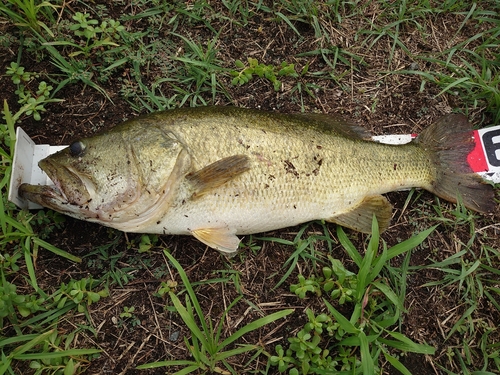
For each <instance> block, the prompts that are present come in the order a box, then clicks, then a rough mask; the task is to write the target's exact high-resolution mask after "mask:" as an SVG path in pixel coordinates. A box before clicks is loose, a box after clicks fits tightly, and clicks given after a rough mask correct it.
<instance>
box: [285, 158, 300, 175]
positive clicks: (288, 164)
mask: <svg viewBox="0 0 500 375" xmlns="http://www.w3.org/2000/svg"><path fill="white" fill-rule="evenodd" d="M283 164H285V171H286V173H291V174H293V175H294V176H295V177H297V178H299V172H297V170H296V169H295V165H293V163H292V162H291V161H290V160H285V161H284V162H283Z"/></svg>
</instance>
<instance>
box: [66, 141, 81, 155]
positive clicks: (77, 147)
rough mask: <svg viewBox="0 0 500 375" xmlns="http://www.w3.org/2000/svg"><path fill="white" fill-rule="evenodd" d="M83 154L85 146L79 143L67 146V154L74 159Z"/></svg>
mask: <svg viewBox="0 0 500 375" xmlns="http://www.w3.org/2000/svg"><path fill="white" fill-rule="evenodd" d="M84 152H85V145H84V144H83V142H81V141H76V142H73V143H72V144H71V145H70V146H69V154H70V155H71V156H74V157H78V156H82V155H83V154H84Z"/></svg>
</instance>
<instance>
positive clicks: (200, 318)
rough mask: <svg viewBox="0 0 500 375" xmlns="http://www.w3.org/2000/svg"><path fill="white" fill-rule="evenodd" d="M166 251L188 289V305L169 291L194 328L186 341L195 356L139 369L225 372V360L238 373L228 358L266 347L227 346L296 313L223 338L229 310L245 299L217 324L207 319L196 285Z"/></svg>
mask: <svg viewBox="0 0 500 375" xmlns="http://www.w3.org/2000/svg"><path fill="white" fill-rule="evenodd" d="M164 253H165V256H166V257H167V258H168V260H169V262H171V263H172V264H173V265H174V267H175V268H176V269H177V271H178V272H179V276H180V277H181V279H182V282H183V284H184V288H185V290H186V292H187V294H186V296H185V304H184V305H183V304H182V302H181V300H180V299H179V297H178V296H177V295H176V294H175V293H174V292H173V291H172V290H169V291H168V294H169V296H170V299H171V300H172V303H173V304H174V310H173V311H177V312H178V313H179V314H180V316H181V318H182V320H183V321H184V323H185V324H186V326H187V327H188V328H189V330H190V331H191V339H190V340H189V339H187V338H185V339H184V341H185V344H186V348H187V349H188V350H189V352H190V354H191V356H192V358H193V359H192V360H180V359H177V360H171V361H163V362H154V363H148V364H144V365H140V366H138V367H137V369H150V368H157V367H164V366H183V369H182V370H180V371H178V372H176V373H175V374H179V375H180V374H189V373H192V372H195V371H205V372H206V371H210V372H214V371H215V372H220V373H225V372H224V370H223V369H222V368H221V367H219V366H220V364H221V363H222V365H223V366H224V367H225V368H226V369H227V370H229V371H230V372H231V373H235V370H234V369H233V368H232V366H231V365H230V364H229V363H228V362H227V359H228V358H230V357H233V356H235V355H238V354H242V353H246V352H250V351H257V352H260V351H262V350H263V349H262V348H260V347H259V346H258V345H252V344H241V345H239V346H238V347H236V348H235V349H226V348H227V346H229V345H231V344H233V343H234V342H236V340H238V339H239V338H240V337H242V336H243V335H245V334H246V333H249V332H252V331H255V330H258V329H259V328H261V327H263V326H265V325H267V324H269V323H272V322H274V321H275V320H277V319H281V318H284V317H285V316H287V315H289V314H291V313H292V312H293V310H292V309H286V310H282V311H278V312H275V313H273V314H270V315H268V316H266V317H263V318H260V319H257V320H254V321H253V322H251V323H248V324H247V325H245V326H244V327H242V328H240V329H238V330H237V331H236V332H234V333H233V334H231V335H230V336H229V337H228V338H226V339H224V340H222V338H221V334H222V328H223V324H224V320H225V318H226V315H227V313H228V312H229V310H231V309H232V308H233V307H234V306H235V305H236V304H237V303H238V301H239V300H240V299H241V296H240V297H237V298H236V299H235V300H234V301H233V302H232V303H231V304H230V305H229V306H228V307H227V309H226V310H225V311H224V313H223V315H222V318H221V320H220V321H219V323H218V324H217V325H216V326H215V327H214V326H213V324H212V321H207V318H206V317H205V316H204V314H203V312H202V309H201V306H200V304H199V302H198V298H197V297H196V293H195V292H194V290H193V287H192V285H191V283H190V281H189V279H188V277H187V275H186V273H185V272H184V270H183V268H182V267H181V265H180V264H179V263H178V262H177V260H176V259H175V258H174V257H173V256H172V255H171V254H170V253H169V252H168V251H166V250H165V251H164ZM198 322H199V323H198Z"/></svg>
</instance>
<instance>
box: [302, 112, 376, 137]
mask: <svg viewBox="0 0 500 375" xmlns="http://www.w3.org/2000/svg"><path fill="white" fill-rule="evenodd" d="M297 116H300V117H301V118H302V119H304V118H306V119H308V120H310V121H311V122H312V123H314V124H315V125H316V127H317V128H318V129H319V130H321V131H324V132H334V133H337V134H340V135H343V136H344V137H347V138H351V139H363V140H371V137H372V135H371V134H370V132H369V131H367V130H366V129H364V128H363V127H361V126H358V125H356V124H354V123H352V122H350V121H348V120H346V119H344V117H342V116H341V115H339V114H335V113H334V114H328V115H327V114H324V113H304V114H300V115H297Z"/></svg>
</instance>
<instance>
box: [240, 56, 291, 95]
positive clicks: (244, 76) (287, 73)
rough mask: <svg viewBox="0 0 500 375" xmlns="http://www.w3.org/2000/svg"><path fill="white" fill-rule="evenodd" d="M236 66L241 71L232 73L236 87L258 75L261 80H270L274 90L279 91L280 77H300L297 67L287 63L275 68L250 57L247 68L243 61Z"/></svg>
mask: <svg viewBox="0 0 500 375" xmlns="http://www.w3.org/2000/svg"><path fill="white" fill-rule="evenodd" d="M234 64H235V65H236V68H238V69H239V71H236V70H232V71H231V72H230V74H231V75H232V76H233V77H234V78H233V80H232V81H231V83H232V84H233V85H235V86H236V85H240V86H241V85H244V84H246V83H248V82H250V81H251V80H252V79H253V76H254V75H256V76H257V77H259V78H266V79H267V80H269V81H270V82H271V83H272V85H273V87H274V90H275V91H279V90H280V89H281V81H280V80H279V79H278V77H298V74H297V72H296V71H295V65H294V64H287V63H286V62H282V63H281V65H280V66H279V67H275V66H273V65H265V64H259V61H258V60H257V59H254V58H251V57H249V58H248V66H245V64H244V63H243V62H242V61H241V60H236V61H235V63H234Z"/></svg>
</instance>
